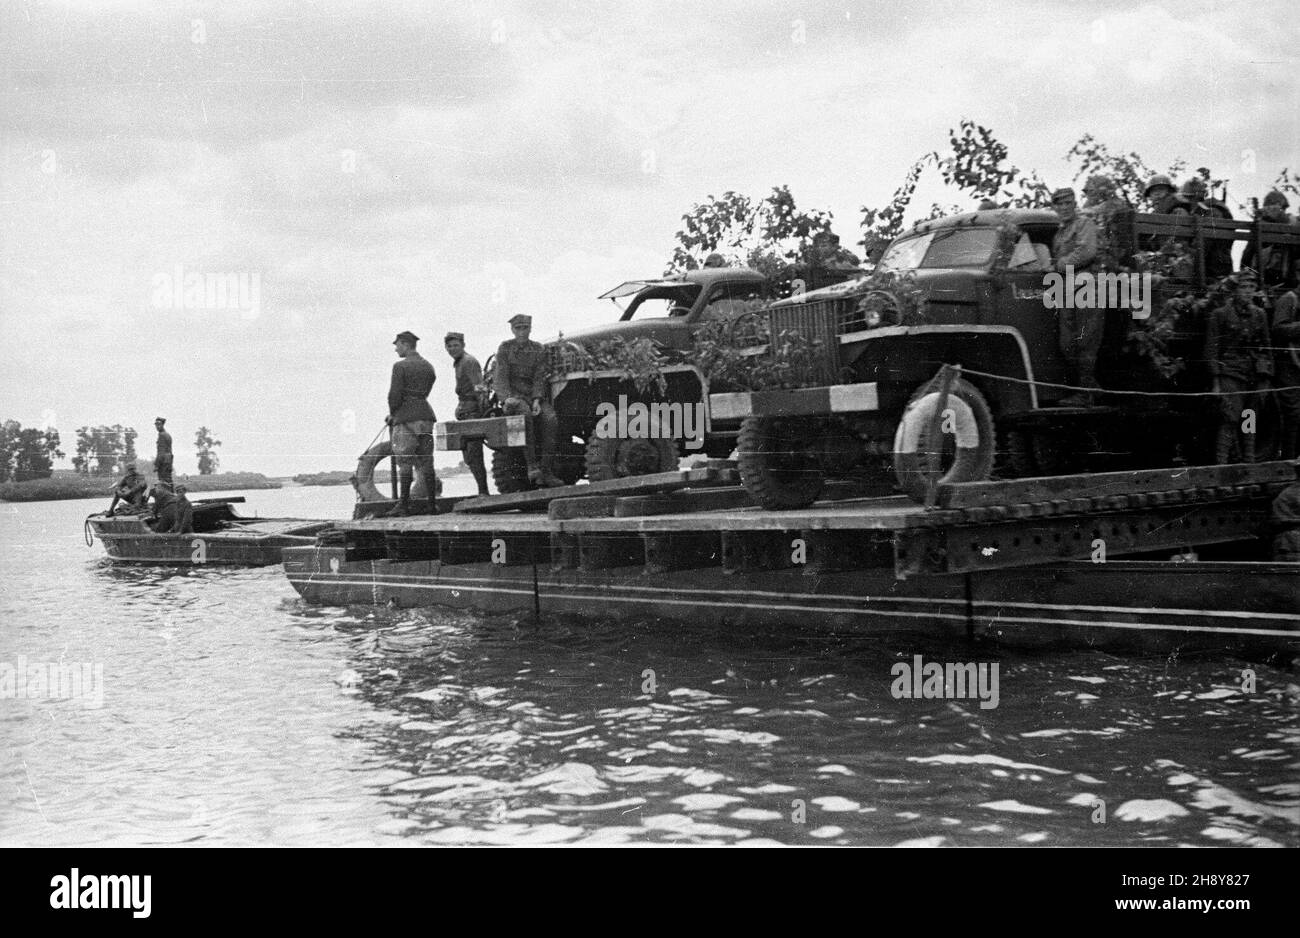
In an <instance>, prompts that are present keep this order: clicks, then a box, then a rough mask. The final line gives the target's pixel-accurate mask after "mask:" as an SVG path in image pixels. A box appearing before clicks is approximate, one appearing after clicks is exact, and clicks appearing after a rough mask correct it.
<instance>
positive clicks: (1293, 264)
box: [1241, 189, 1300, 287]
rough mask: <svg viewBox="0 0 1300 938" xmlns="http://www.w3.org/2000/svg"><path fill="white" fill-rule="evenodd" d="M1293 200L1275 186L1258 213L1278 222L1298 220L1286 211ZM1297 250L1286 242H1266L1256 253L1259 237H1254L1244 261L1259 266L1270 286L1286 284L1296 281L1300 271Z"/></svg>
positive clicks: (1263, 277)
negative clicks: (1256, 239) (1284, 243)
mask: <svg viewBox="0 0 1300 938" xmlns="http://www.w3.org/2000/svg"><path fill="white" fill-rule="evenodd" d="M1290 204H1291V203H1290V202H1288V201H1287V197H1286V196H1285V195H1283V194H1282V193H1281V192H1279V191H1278V190H1277V189H1274V190H1273V191H1272V192H1270V193H1269V194H1268V195H1266V196H1264V204H1263V207H1261V208H1260V209H1259V211H1258V212H1256V214H1255V217H1256V218H1258V219H1259V220H1260V221H1263V222H1271V223H1273V224H1275V225H1290V224H1294V220H1293V219H1292V218H1291V216H1290V215H1288V214H1287V211H1286V210H1287V209H1288V208H1289V207H1290ZM1296 253H1297V252H1296V249H1295V248H1290V247H1287V246H1286V245H1280V244H1266V245H1264V248H1263V250H1262V251H1260V252H1259V253H1258V256H1256V251H1255V241H1254V239H1251V240H1250V241H1249V242H1247V244H1246V253H1245V254H1243V255H1242V257H1241V265H1242V266H1243V267H1254V268H1255V269H1256V270H1258V271H1259V272H1260V277H1261V279H1262V280H1263V282H1264V286H1266V287H1278V286H1286V285H1288V284H1293V283H1295V282H1296V275H1297V273H1298V272H1300V271H1298V270H1297V268H1300V258H1298V257H1297V256H1296Z"/></svg>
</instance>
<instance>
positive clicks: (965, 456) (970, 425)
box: [894, 378, 997, 502]
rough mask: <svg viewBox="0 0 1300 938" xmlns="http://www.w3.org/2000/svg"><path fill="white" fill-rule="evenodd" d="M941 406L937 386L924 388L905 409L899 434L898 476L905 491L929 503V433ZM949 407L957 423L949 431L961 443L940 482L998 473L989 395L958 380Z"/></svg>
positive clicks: (896, 446)
mask: <svg viewBox="0 0 1300 938" xmlns="http://www.w3.org/2000/svg"><path fill="white" fill-rule="evenodd" d="M938 405H939V391H938V390H937V389H934V388H933V387H932V386H931V385H930V384H928V383H927V384H926V385H924V386H923V387H921V388H919V389H918V390H917V391H916V393H915V394H913V395H912V400H911V401H910V402H908V405H907V408H906V409H905V410H904V411H903V416H902V419H900V420H899V421H898V430H897V432H896V433H895V434H894V474H895V475H896V476H897V478H898V484H899V486H900V487H901V488H902V490H903V491H904V492H906V493H907V494H908V495H909V496H910V497H911V498H913V499H915V500H916V501H918V502H923V501H925V499H926V496H927V495H928V494H929V490H930V479H931V476H930V471H929V466H928V463H929V453H930V450H931V446H930V443H929V441H928V440H927V437H928V436H929V435H930V425H931V423H932V422H933V417H934V412H935V408H936V407H937V406H938ZM948 409H949V410H951V411H952V418H953V424H954V425H953V427H952V429H951V431H950V433H951V436H952V438H953V441H954V442H955V443H956V446H955V447H954V449H953V456H952V464H951V465H950V466H949V467H948V469H947V470H946V471H945V472H944V473H943V475H941V476H940V477H939V478H938V480H937V481H938V484H940V485H948V484H952V483H955V482H982V481H983V480H985V479H987V478H988V477H989V475H990V473H991V472H992V471H993V457H994V456H995V455H996V451H997V443H996V439H997V437H996V435H995V433H994V428H993V412H992V411H991V410H990V409H989V405H988V402H987V401H985V400H984V395H983V394H981V393H980V392H979V390H978V389H976V387H975V386H974V385H972V384H971V383H970V382H968V381H965V380H963V379H961V378H958V379H957V380H956V381H954V382H953V384H952V389H951V390H950V391H949V392H948ZM940 435H941V437H943V436H947V435H948V434H946V433H941V434H940ZM940 445H942V441H941V442H940ZM941 451H942V450H941Z"/></svg>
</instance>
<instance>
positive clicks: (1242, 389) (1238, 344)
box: [1205, 269, 1273, 465]
mask: <svg viewBox="0 0 1300 938" xmlns="http://www.w3.org/2000/svg"><path fill="white" fill-rule="evenodd" d="M1236 280H1237V292H1236V294H1235V295H1234V296H1233V297H1232V299H1230V300H1229V301H1228V302H1227V303H1225V304H1224V305H1222V306H1220V307H1219V308H1218V309H1216V310H1214V311H1213V312H1212V313H1210V315H1209V318H1208V319H1207V321H1206V324H1205V361H1206V363H1207V364H1208V366H1209V368H1210V374H1211V375H1212V376H1213V379H1214V383H1213V386H1212V388H1211V389H1212V390H1213V391H1214V392H1215V393H1217V394H1220V395H1222V396H1221V397H1219V399H1218V423H1219V426H1218V431H1217V433H1216V435H1215V440H1214V460H1215V462H1216V463H1218V464H1219V465H1223V464H1224V463H1227V462H1228V461H1229V459H1230V458H1231V456H1232V451H1233V444H1234V443H1235V442H1236V441H1237V439H1238V431H1239V430H1248V431H1249V432H1242V433H1241V434H1240V438H1241V461H1242V462H1254V461H1255V432H1254V430H1255V427H1254V426H1248V427H1243V426H1242V413H1243V411H1244V410H1245V409H1246V408H1250V409H1251V410H1253V411H1254V412H1255V413H1256V414H1257V415H1258V413H1259V394H1258V393H1257V392H1258V391H1259V390H1260V389H1262V388H1264V387H1265V386H1267V384H1268V381H1269V378H1270V377H1271V376H1272V374H1273V356H1272V354H1271V352H1270V343H1269V334H1268V317H1267V316H1266V315H1265V314H1264V310H1262V309H1261V308H1260V307H1258V306H1256V305H1255V303H1254V302H1253V297H1254V295H1255V284H1256V278H1255V273H1254V271H1252V270H1249V269H1246V270H1242V271H1241V272H1240V273H1239V274H1238V275H1237V278H1236ZM1252 423H1253V422H1252Z"/></svg>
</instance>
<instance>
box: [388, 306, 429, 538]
mask: <svg viewBox="0 0 1300 938" xmlns="http://www.w3.org/2000/svg"><path fill="white" fill-rule="evenodd" d="M419 341H420V339H419V336H417V335H415V334H414V333H411V332H399V333H398V334H397V338H395V339H394V340H393V347H394V348H395V349H396V351H397V358H398V360H397V361H395V362H394V363H393V379H392V382H391V384H390V385H389V388H388V417H387V419H386V420H385V423H387V424H388V425H389V426H390V427H392V428H393V457H394V459H393V461H394V462H396V463H397V467H398V484H399V486H400V489H399V497H398V502H397V504H396V505H394V506H393V507H392V509H391V510H390V511H389V512H388V515H389V516H390V517H400V516H402V515H409V514H410V513H411V484H412V482H413V481H414V478H413V475H414V472H417V471H418V472H419V473H420V477H421V478H422V479H423V480H424V488H425V491H426V492H427V493H428V497H429V506H428V513H429V514H436V513H437V510H438V505H437V501H436V500H435V496H436V494H437V491H438V481H437V478H436V474H435V472H434V468H433V421H434V420H435V417H434V415H433V408H432V407H430V406H429V392H430V391H432V390H433V383H434V381H436V380H437V375H436V374H434V371H433V365H431V364H429V363H428V362H427V361H426V360H425V359H424V357H423V356H421V355H420V353H419V352H417V351H416V350H415V344H416V343H417V342H419Z"/></svg>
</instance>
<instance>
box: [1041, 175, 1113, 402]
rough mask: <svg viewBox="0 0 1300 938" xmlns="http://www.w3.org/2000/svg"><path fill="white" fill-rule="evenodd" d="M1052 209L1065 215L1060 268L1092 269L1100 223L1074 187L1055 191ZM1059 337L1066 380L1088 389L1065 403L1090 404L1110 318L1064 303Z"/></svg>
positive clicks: (1057, 250)
mask: <svg viewBox="0 0 1300 938" xmlns="http://www.w3.org/2000/svg"><path fill="white" fill-rule="evenodd" d="M1052 210H1053V211H1054V212H1056V214H1058V215H1060V216H1061V227H1060V228H1058V229H1057V230H1056V235H1055V237H1053V239H1052V256H1053V258H1054V259H1055V266H1056V269H1057V271H1060V272H1062V273H1064V272H1066V271H1067V270H1068V269H1073V271H1074V273H1075V274H1079V273H1083V272H1084V271H1087V270H1090V269H1091V268H1092V267H1093V264H1094V263H1095V262H1096V260H1097V224H1096V222H1094V221H1093V219H1092V216H1091V215H1088V214H1086V213H1083V212H1080V211H1079V210H1078V205H1077V204H1076V202H1075V200H1074V190H1073V189H1068V188H1066V189H1057V190H1056V191H1055V192H1053V193H1052ZM1056 317H1057V318H1056V323H1057V341H1058V343H1059V345H1060V349H1061V355H1062V357H1064V359H1065V373H1066V379H1067V380H1066V383H1067V384H1072V385H1075V386H1076V387H1080V388H1086V389H1088V390H1082V391H1076V392H1075V393H1073V394H1071V395H1069V396H1068V397H1066V398H1064V399H1062V401H1061V406H1063V407H1086V406H1088V405H1089V404H1091V403H1092V395H1091V389H1093V388H1100V387H1101V385H1100V384H1098V383H1097V353H1098V352H1099V351H1100V350H1101V338H1102V332H1103V328H1104V326H1105V322H1106V314H1105V311H1104V310H1102V309H1075V308H1070V307H1063V308H1061V309H1058V310H1057V311H1056Z"/></svg>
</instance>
